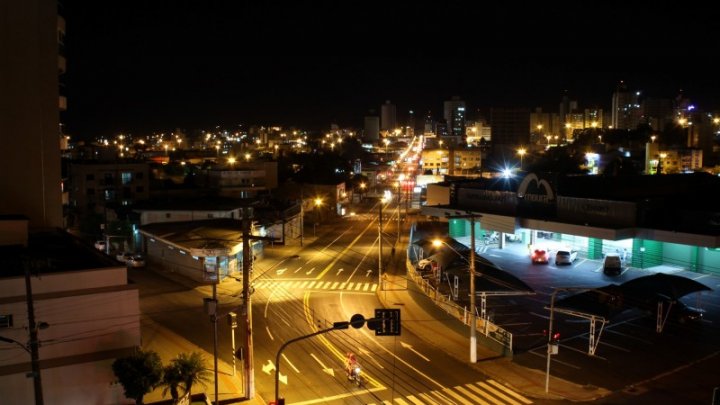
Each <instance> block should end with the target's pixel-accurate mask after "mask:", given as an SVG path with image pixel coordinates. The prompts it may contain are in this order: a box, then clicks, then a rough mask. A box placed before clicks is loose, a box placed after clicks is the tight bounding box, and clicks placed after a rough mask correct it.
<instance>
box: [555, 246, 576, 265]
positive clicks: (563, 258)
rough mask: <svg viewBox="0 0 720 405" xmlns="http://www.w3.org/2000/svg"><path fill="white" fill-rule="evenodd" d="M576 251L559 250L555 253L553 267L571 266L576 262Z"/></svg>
mask: <svg viewBox="0 0 720 405" xmlns="http://www.w3.org/2000/svg"><path fill="white" fill-rule="evenodd" d="M577 254H578V252H577V250H572V249H560V250H558V251H557V253H555V265H560V264H572V263H573V262H574V261H575V260H577Z"/></svg>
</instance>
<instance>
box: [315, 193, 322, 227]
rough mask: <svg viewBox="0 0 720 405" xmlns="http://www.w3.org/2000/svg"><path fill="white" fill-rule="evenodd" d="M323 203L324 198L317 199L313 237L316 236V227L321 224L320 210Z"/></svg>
mask: <svg viewBox="0 0 720 405" xmlns="http://www.w3.org/2000/svg"><path fill="white" fill-rule="evenodd" d="M322 203H323V201H322V198H320V197H315V206H314V208H313V209H314V210H315V223H314V224H313V236H315V227H316V226H317V224H318V223H320V211H319V208H320V206H321V205H322Z"/></svg>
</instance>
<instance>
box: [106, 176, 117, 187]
mask: <svg viewBox="0 0 720 405" xmlns="http://www.w3.org/2000/svg"><path fill="white" fill-rule="evenodd" d="M113 184H115V178H114V177H113V175H112V173H105V185H106V186H112V185H113Z"/></svg>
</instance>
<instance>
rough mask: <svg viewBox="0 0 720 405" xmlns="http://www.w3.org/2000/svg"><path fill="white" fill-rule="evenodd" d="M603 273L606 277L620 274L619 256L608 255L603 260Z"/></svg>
mask: <svg viewBox="0 0 720 405" xmlns="http://www.w3.org/2000/svg"><path fill="white" fill-rule="evenodd" d="M603 273H604V274H605V275H608V276H617V275H620V273H622V259H621V258H620V255H617V254H614V253H608V254H607V255H605V258H604V259H603Z"/></svg>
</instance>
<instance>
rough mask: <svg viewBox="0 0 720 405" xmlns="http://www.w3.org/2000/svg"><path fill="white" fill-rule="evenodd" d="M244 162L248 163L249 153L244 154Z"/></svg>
mask: <svg viewBox="0 0 720 405" xmlns="http://www.w3.org/2000/svg"><path fill="white" fill-rule="evenodd" d="M245 160H246V161H250V154H249V153H246V154H245Z"/></svg>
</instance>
